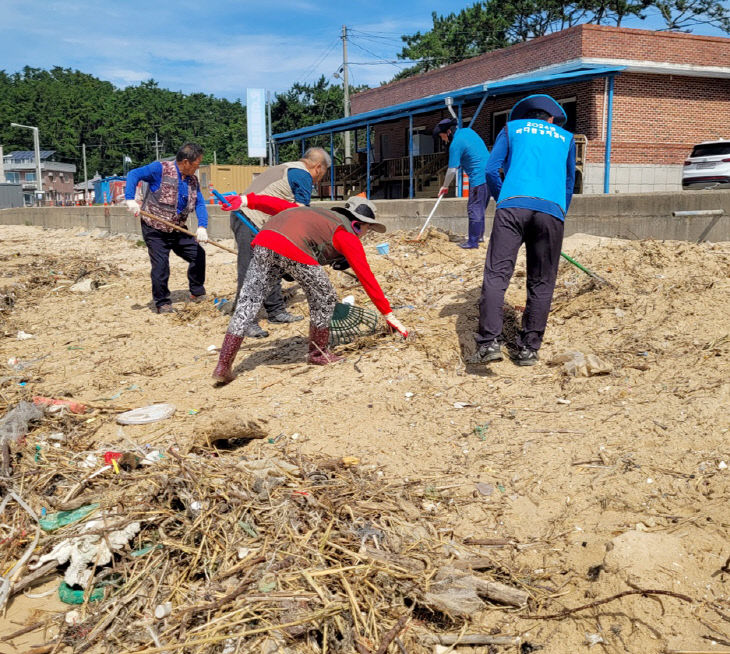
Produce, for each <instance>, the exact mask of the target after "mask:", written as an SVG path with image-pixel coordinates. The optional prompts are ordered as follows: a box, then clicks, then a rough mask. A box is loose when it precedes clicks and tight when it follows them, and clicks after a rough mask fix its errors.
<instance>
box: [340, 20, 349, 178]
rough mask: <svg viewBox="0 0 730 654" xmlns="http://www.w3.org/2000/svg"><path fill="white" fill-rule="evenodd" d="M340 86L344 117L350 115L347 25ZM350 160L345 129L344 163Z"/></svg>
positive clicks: (343, 29) (347, 133)
mask: <svg viewBox="0 0 730 654" xmlns="http://www.w3.org/2000/svg"><path fill="white" fill-rule="evenodd" d="M341 38H342V87H343V90H344V94H345V97H344V102H343V104H344V105H345V107H344V109H345V118H347V117H348V116H349V115H350V78H349V74H348V70H347V25H343V26H342V37H341ZM351 162H352V156H351V151H350V132H349V131H345V163H346V164H349V163H351Z"/></svg>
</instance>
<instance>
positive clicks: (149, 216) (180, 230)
mask: <svg viewBox="0 0 730 654" xmlns="http://www.w3.org/2000/svg"><path fill="white" fill-rule="evenodd" d="M139 213H140V214H142V215H143V216H147V218H150V219H152V220H157V221H159V222H161V223H162V224H163V225H167V226H168V227H172V228H173V229H175V230H177V231H178V232H182V233H183V234H187V235H188V236H192V237H193V238H195V234H193V233H192V232H191V231H188V230H187V229H185V228H184V227H180V225H176V224H175V223H171V222H170V221H169V220H165V219H164V218H160V217H159V216H153V215H152V214H151V213H147V212H146V211H142V210H141V209H140V212H139ZM207 242H208V243H210V244H211V245H215V246H216V247H217V248H220V249H221V250H225V251H226V252H230V253H231V254H238V253H237V252H236V251H235V250H231V248H227V247H226V246H225V245H221V244H220V243H216V242H215V241H207Z"/></svg>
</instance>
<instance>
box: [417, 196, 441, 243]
mask: <svg viewBox="0 0 730 654" xmlns="http://www.w3.org/2000/svg"><path fill="white" fill-rule="evenodd" d="M442 197H444V196H443V195H439V196H438V199H437V200H436V204H434V205H433V209H431V213H430V214H428V218H426V222H425V223H423V227H421V231H420V232H418V236H417V237H416V240H417V241H419V240H420V239H421V234H423V230H424V229H426V227H427V226H428V223H430V222H431V216H433V214H434V212H435V211H436V207H438V206H439V202H441V198H442Z"/></svg>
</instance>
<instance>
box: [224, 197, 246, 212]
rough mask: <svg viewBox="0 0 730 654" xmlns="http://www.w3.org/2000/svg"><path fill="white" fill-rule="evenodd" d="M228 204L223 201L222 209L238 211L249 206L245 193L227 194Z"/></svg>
mask: <svg viewBox="0 0 730 654" xmlns="http://www.w3.org/2000/svg"><path fill="white" fill-rule="evenodd" d="M225 198H226V201H227V202H228V204H224V203H223V202H221V209H223V211H238V210H239V209H240V208H241V207H247V206H248V202H246V196H245V195H227V196H225Z"/></svg>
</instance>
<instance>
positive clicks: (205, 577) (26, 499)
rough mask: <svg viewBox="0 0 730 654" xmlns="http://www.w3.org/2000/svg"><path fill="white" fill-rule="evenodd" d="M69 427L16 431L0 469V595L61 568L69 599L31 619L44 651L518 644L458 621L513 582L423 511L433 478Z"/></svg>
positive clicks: (519, 598) (436, 495)
mask: <svg viewBox="0 0 730 654" xmlns="http://www.w3.org/2000/svg"><path fill="white" fill-rule="evenodd" d="M248 433H249V435H250V436H254V437H256V436H259V437H260V436H261V435H262V434H261V433H256V429H255V428H251V429H250V430H249V432H248ZM240 436H241V434H240V433H239V434H238V435H237V438H236V439H235V440H234V444H235V445H238V444H240V441H241V440H242V438H240ZM82 440H83V439H80V438H77V439H76V441H75V442H74V443H73V445H74V447H73V448H70V447H68V446H66V445H62V446H61V447H48V448H47V449H44V450H43V451H41V452H40V455H39V454H38V450H37V449H35V448H34V446H32V444H31V443H32V442H33V441H32V439H29V440H28V442H27V443H26V444H25V445H24V446H23V445H22V444H21V445H19V446H18V447H17V448H16V449H17V451H15V452H14V453H13V461H14V465H13V468H12V471H11V475H10V476H9V477H6V478H5V479H3V480H0V489H1V490H2V496H3V497H4V498H5V500H4V502H3V505H2V508H1V509H0V523H1V524H2V527H1V528H2V529H3V530H4V533H3V535H4V538H5V545H4V547H3V551H2V555H0V559H2V561H0V563H2V566H3V568H2V569H3V570H8V569H11V568H12V572H11V575H8V577H6V578H3V580H2V582H3V584H4V585H3V587H2V588H4V589H5V597H2V596H0V600H3V603H5V601H11V598H12V596H13V595H15V594H17V593H18V592H20V591H21V590H23V589H27V588H28V587H30V586H32V585H33V584H35V583H37V582H38V581H39V580H41V579H45V580H48V579H49V577H50V576H51V575H55V576H56V577H58V576H59V575H60V574H63V575H64V581H63V583H62V586H63V587H64V588H65V591H64V592H65V593H66V595H67V596H68V595H69V594H72V593H75V596H76V601H77V602H79V603H80V604H79V605H78V606H76V607H73V606H69V613H67V614H66V615H65V616H64V615H59V616H57V617H56V618H53V619H51V620H50V621H48V623H54V624H53V625H52V627H53V629H51V630H50V631H48V633H49V634H50V635H49V639H50V640H49V641H48V642H47V651H49V652H50V651H53V650H54V648H56V647H58V648H60V647H61V646H62V645H67V646H70V647H72V648H73V651H74V652H79V653H80V652H84V651H87V650H89V649H90V648H92V647H95V646H98V647H101V648H107V649H108V650H109V651H115V652H131V651H133V652H147V653H149V654H152V653H153V652H225V653H226V654H234V653H235V652H247V651H257V652H258V651H270V652H274V651H280V652H287V651H288V652H299V651H307V652H353V651H358V652H371V653H375V652H380V653H381V654H382V653H384V652H386V651H388V650H389V649H390V651H407V652H419V651H431V650H432V649H433V647H434V646H439V644H449V643H451V642H455V639H461V640H459V642H467V643H468V642H479V643H481V644H490V643H493V644H511V645H514V644H518V643H519V639H518V638H514V637H505V636H500V635H489V636H486V635H476V636H475V635H472V636H470V637H467V635H466V632H467V629H466V628H465V627H466V626H468V624H469V620H470V618H471V617H472V616H473V615H474V614H475V613H478V612H479V610H480V609H483V608H486V607H487V605H488V604H501V605H506V606H508V607H522V606H525V605H526V604H527V601H528V599H529V597H530V596H529V595H528V592H527V591H526V590H525V589H523V588H520V587H518V583H517V582H516V581H514V580H512V579H510V575H509V571H507V570H504V569H503V568H502V567H501V566H499V565H497V564H495V563H494V562H493V561H492V560H490V559H488V558H484V557H480V556H477V554H478V551H477V550H476V549H475V548H474V547H470V546H468V545H465V544H463V543H456V542H455V541H454V540H453V538H452V534H451V531H450V529H449V527H448V525H447V524H442V523H441V522H440V520H439V517H438V514H436V515H434V513H433V506H434V499H436V500H437V503H438V501H441V502H444V503H448V501H449V499H448V497H447V495H446V492H447V491H444V490H440V489H439V488H438V487H436V486H428V485H424V484H422V483H420V484H418V483H413V482H407V481H399V482H393V481H385V480H384V479H383V477H382V474H379V472H378V471H377V470H376V469H373V468H368V467H365V466H360V465H358V462H357V461H356V460H353V459H348V458H344V459H339V460H327V461H315V460H307V459H304V458H302V457H300V456H298V455H297V456H287V455H285V454H284V453H283V452H282V451H280V450H279V448H277V447H276V446H274V445H269V447H268V450H266V448H265V447H259V448H258V451H259V452H261V451H270V452H271V453H272V456H270V457H260V456H252V455H251V454H249V455H248V456H247V455H246V454H245V453H246V452H248V451H249V448H242V449H241V448H239V449H227V450H224V449H219V447H217V446H220V445H225V444H226V443H225V440H220V439H219V440H214V441H211V442H212V443H213V444H212V445H211V446H206V447H205V448H198V449H195V450H192V451H189V452H180V451H177V450H176V449H171V450H167V451H164V452H149V451H145V450H143V449H134V448H133V447H130V450H129V451H127V452H123V453H113V455H112V456H110V455H108V454H106V453H104V452H102V451H96V452H88V451H87V450H85V449H84V448H83V447H82V444H83V443H82ZM130 445H131V444H130ZM72 449H73V450H75V453H74V452H72V451H71V450H72ZM118 454H121V456H117V455H118ZM485 571H486V572H485ZM59 581H60V580H59ZM0 590H1V589H0ZM69 616H70V617H69ZM64 617H65V619H64ZM38 626H39V625H38V624H36V625H29V626H28V627H27V628H25V629H22V630H20V631H19V632H17V633H16V634H9V635H6V636H4V637H3V639H2V640H8V639H9V638H12V637H17V635H18V633H20V632H23V633H25V632H27V631H29V630H30V629H32V628H34V627H35V628H37V627H38ZM448 632H450V633H451V634H452V635H449V633H448ZM475 638H476V641H474V639H475ZM465 639H466V640H465ZM33 651H36V652H39V651H41V650H40V649H36V650H33Z"/></svg>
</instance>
